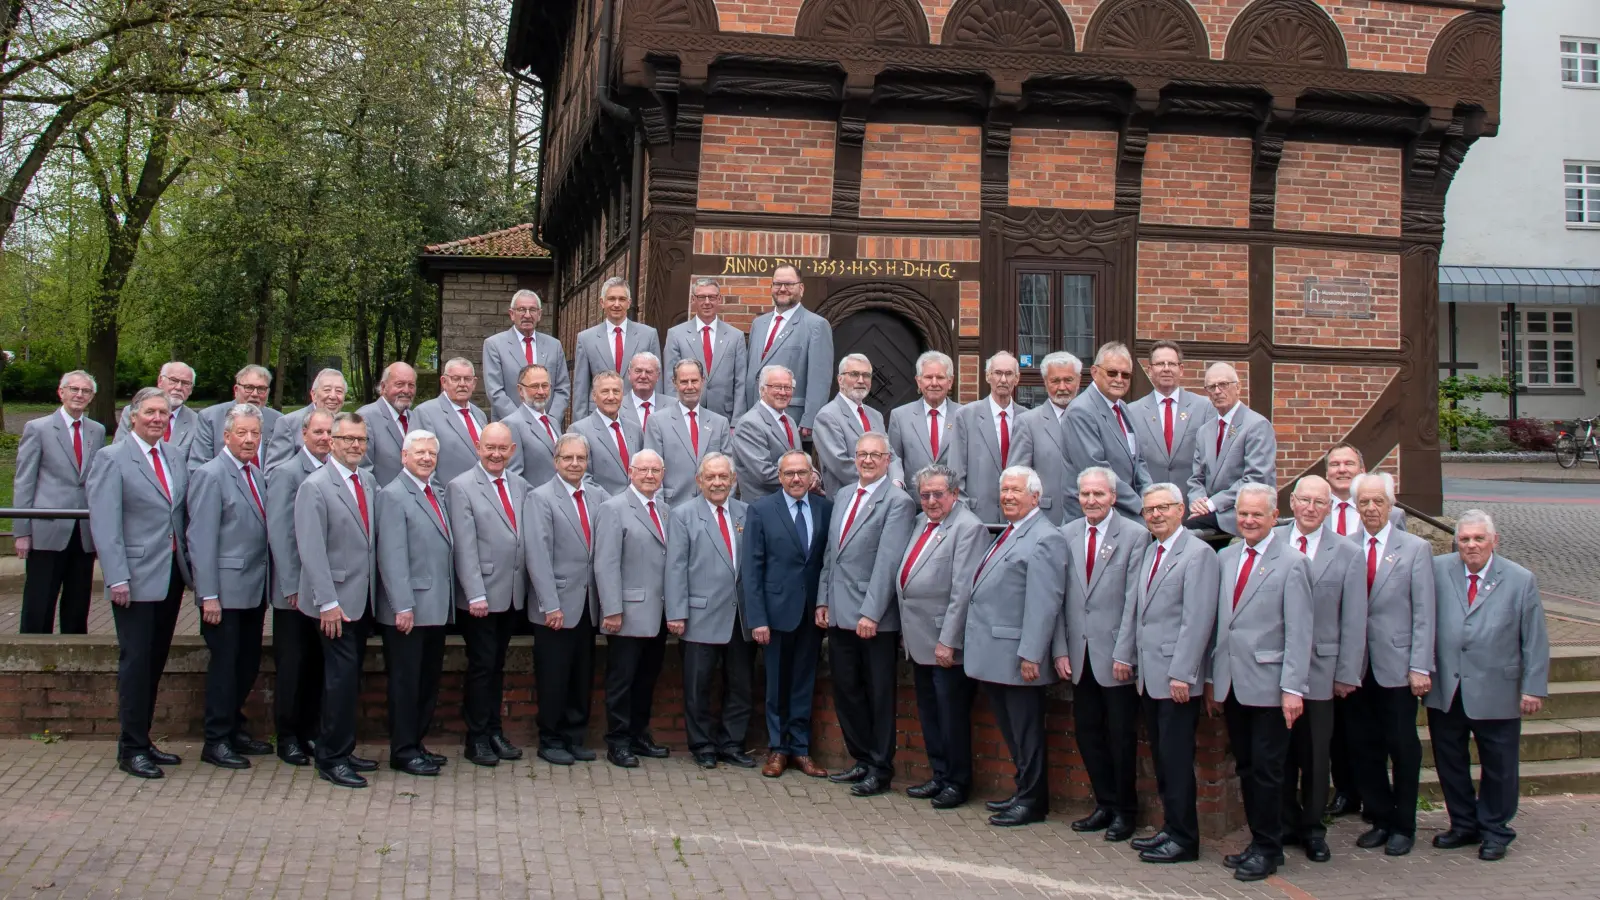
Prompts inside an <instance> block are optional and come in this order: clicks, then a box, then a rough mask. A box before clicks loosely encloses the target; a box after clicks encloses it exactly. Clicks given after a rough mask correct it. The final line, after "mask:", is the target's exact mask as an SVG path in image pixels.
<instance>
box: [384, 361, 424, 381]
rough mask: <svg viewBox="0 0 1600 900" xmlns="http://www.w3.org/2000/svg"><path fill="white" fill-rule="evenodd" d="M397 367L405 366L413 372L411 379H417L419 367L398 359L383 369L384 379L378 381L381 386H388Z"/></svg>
mask: <svg viewBox="0 0 1600 900" xmlns="http://www.w3.org/2000/svg"><path fill="white" fill-rule="evenodd" d="M395 366H405V367H406V368H408V369H410V370H411V377H412V378H415V377H417V367H416V366H413V365H412V364H410V363H408V362H406V361H405V360H403V359H397V360H395V361H394V362H392V363H389V364H388V365H387V366H384V367H383V377H382V378H379V379H378V382H379V383H380V384H388V383H389V378H390V376H391V375H392V374H393V372H394V367H395Z"/></svg>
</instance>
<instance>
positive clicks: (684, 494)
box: [644, 359, 733, 506]
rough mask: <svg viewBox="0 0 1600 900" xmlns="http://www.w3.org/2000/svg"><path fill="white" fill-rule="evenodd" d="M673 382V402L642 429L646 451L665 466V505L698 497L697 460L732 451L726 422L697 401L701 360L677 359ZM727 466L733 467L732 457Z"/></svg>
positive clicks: (701, 383) (700, 377)
mask: <svg viewBox="0 0 1600 900" xmlns="http://www.w3.org/2000/svg"><path fill="white" fill-rule="evenodd" d="M672 381H673V384H674V385H675V387H676V390H675V392H674V393H675V394H676V397H675V399H674V400H673V401H672V402H669V403H668V404H667V405H666V406H664V407H663V408H662V409H661V410H660V411H658V412H657V413H656V414H655V415H653V416H651V417H650V425H649V427H647V428H645V430H644V447H645V449H646V450H654V451H656V452H657V453H659V454H661V458H662V459H664V460H666V463H667V476H666V480H665V481H663V482H662V484H661V495H662V499H663V500H664V501H666V503H667V505H668V506H676V505H677V504H679V503H680V502H682V501H683V500H685V499H687V498H689V497H695V496H699V494H700V488H699V474H698V473H699V468H700V460H702V459H704V458H705V456H706V454H708V453H724V454H726V453H730V452H732V446H731V445H732V443H733V441H732V439H731V437H730V434H731V428H730V426H729V424H728V420H727V419H725V418H723V417H722V416H721V415H720V414H719V413H716V412H713V411H711V410H709V409H706V408H705V406H703V405H702V404H701V402H700V400H701V397H702V396H703V395H702V394H701V386H702V385H703V384H704V383H705V378H704V376H703V375H702V374H701V366H700V361H699V360H697V359H682V360H679V361H678V364H677V365H676V366H674V367H673V369H672ZM728 464H729V465H732V464H733V460H732V458H729V460H728Z"/></svg>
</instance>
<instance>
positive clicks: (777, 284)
mask: <svg viewBox="0 0 1600 900" xmlns="http://www.w3.org/2000/svg"><path fill="white" fill-rule="evenodd" d="M799 284H800V282H798V281H774V282H773V283H772V287H773V289H774V290H776V289H778V288H783V289H784V290H791V289H793V288H795V287H798V286H799Z"/></svg>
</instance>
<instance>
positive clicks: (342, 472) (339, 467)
mask: <svg viewBox="0 0 1600 900" xmlns="http://www.w3.org/2000/svg"><path fill="white" fill-rule="evenodd" d="M328 465H330V466H333V469H334V471H336V472H338V473H339V477H340V478H342V479H344V480H345V481H349V480H350V476H351V475H354V474H355V472H354V471H353V470H350V469H346V468H345V467H344V463H342V462H339V461H338V460H337V459H334V457H333V454H332V453H330V454H328Z"/></svg>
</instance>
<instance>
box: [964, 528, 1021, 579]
mask: <svg viewBox="0 0 1600 900" xmlns="http://www.w3.org/2000/svg"><path fill="white" fill-rule="evenodd" d="M1015 527H1017V526H1015V525H1007V526H1006V530H1005V531H1002V532H1000V537H999V538H998V539H997V540H995V542H994V546H993V547H990V548H989V552H988V553H985V554H984V555H983V562H981V563H978V571H976V572H973V573H972V583H973V584H977V583H978V576H979V575H982V574H983V567H984V566H987V565H988V564H989V558H990V557H992V556H994V554H995V551H996V550H999V549H1000V545H1001V544H1004V543H1005V542H1006V538H1008V537H1010V536H1011V529H1013V528H1015Z"/></svg>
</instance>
